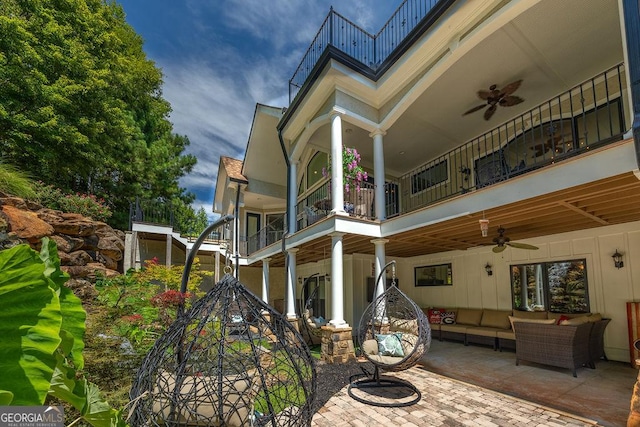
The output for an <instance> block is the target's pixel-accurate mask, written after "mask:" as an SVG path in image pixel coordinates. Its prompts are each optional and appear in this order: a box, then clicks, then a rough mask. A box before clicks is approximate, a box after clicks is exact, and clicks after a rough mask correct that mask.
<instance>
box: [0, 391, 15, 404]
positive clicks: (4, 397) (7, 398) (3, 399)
mask: <svg viewBox="0 0 640 427" xmlns="http://www.w3.org/2000/svg"><path fill="white" fill-rule="evenodd" d="M12 400H13V393H11V392H10V391H6V390H0V406H8V405H11V401H12Z"/></svg>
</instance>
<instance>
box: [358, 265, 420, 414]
mask: <svg viewBox="0 0 640 427" xmlns="http://www.w3.org/2000/svg"><path fill="white" fill-rule="evenodd" d="M390 264H393V265H394V267H395V261H392V262H391V263H389V264H387V266H389V265H390ZM387 266H385V268H384V269H383V272H384V271H385V270H386V268H387ZM393 271H394V274H393V279H392V282H391V286H390V287H389V288H388V289H387V290H386V291H385V292H384V293H383V294H382V295H380V296H378V297H377V298H376V299H375V300H374V301H373V302H372V303H371V304H369V306H368V307H367V309H366V310H365V312H364V314H363V315H362V317H361V319H360V326H359V329H358V334H357V336H356V338H357V344H358V346H359V348H360V353H361V355H362V356H363V357H364V358H365V359H366V360H368V361H369V362H371V363H372V364H373V366H374V369H375V371H374V372H373V374H370V373H368V372H366V371H364V370H363V371H364V375H356V376H353V377H352V378H351V381H350V384H349V387H348V393H349V395H350V396H351V397H352V398H354V399H356V400H358V401H360V402H363V403H367V404H371V405H376V406H387V407H396V406H409V405H413V404H414V403H416V402H418V401H419V400H420V399H421V397H422V395H421V393H420V391H418V390H417V389H416V388H415V386H413V384H410V383H408V382H406V381H402V380H398V379H394V378H389V377H382V376H381V375H380V371H381V370H382V371H390V372H397V371H402V370H405V369H409V368H410V367H412V366H414V365H415V364H416V363H418V362H419V361H420V359H421V358H422V357H423V356H424V355H425V354H426V353H427V351H428V350H429V347H430V346H431V329H430V327H429V320H428V319H427V316H426V315H425V314H424V312H423V311H422V309H421V308H420V307H418V306H417V305H416V303H415V302H413V301H412V300H411V299H410V298H409V297H408V296H407V295H405V294H404V293H403V292H402V291H401V290H400V289H398V287H397V286H396V283H395V268H394V270H393ZM380 275H382V273H381V274H380ZM376 283H380V277H378V280H377V282H376ZM389 338H391V341H392V342H393V340H397V342H398V343H399V345H400V347H401V349H399V348H396V349H395V350H396V352H392V353H391V354H388V353H387V354H385V352H384V351H382V352H381V351H380V350H381V349H383V350H384V344H382V342H381V341H386V340H387V339H389ZM396 347H397V345H396ZM362 377H365V378H364V379H363V378H362ZM373 387H395V388H401V389H402V388H404V389H405V392H408V393H410V394H412V395H414V396H415V397H414V398H413V399H411V400H405V401H403V402H392V403H379V402H374V401H372V400H370V399H366V398H362V397H360V396H358V395H356V394H355V393H354V390H353V389H365V388H373Z"/></svg>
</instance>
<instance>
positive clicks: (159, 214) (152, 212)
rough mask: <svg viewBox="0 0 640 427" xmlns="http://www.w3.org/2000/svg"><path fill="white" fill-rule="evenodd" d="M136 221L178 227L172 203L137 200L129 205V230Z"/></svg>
mask: <svg viewBox="0 0 640 427" xmlns="http://www.w3.org/2000/svg"><path fill="white" fill-rule="evenodd" d="M134 221H135V222H144V223H147V224H154V225H166V226H169V227H174V226H175V225H176V224H175V217H174V215H173V209H172V207H171V203H169V202H164V201H158V200H140V199H139V198H136V201H135V202H134V203H131V204H130V205H129V230H131V226H132V223H133V222H134ZM176 231H177V230H176Z"/></svg>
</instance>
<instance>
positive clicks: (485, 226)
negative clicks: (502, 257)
mask: <svg viewBox="0 0 640 427" xmlns="http://www.w3.org/2000/svg"><path fill="white" fill-rule="evenodd" d="M478 222H479V223H480V232H481V233H482V237H487V236H488V235H489V220H488V219H480V220H478Z"/></svg>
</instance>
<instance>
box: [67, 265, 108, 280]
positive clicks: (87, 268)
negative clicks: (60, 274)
mask: <svg viewBox="0 0 640 427" xmlns="http://www.w3.org/2000/svg"><path fill="white" fill-rule="evenodd" d="M60 269H61V270H62V271H64V272H65V273H67V274H69V276H71V277H73V278H75V279H89V280H95V279H96V278H97V277H98V276H99V275H100V276H104V277H107V278H111V277H116V276H119V275H120V273H118V272H117V271H115V270H111V269H109V268H106V267H105V266H104V265H102V264H100V263H97V262H90V263H89V264H87V265H63V266H61V267H60Z"/></svg>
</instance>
